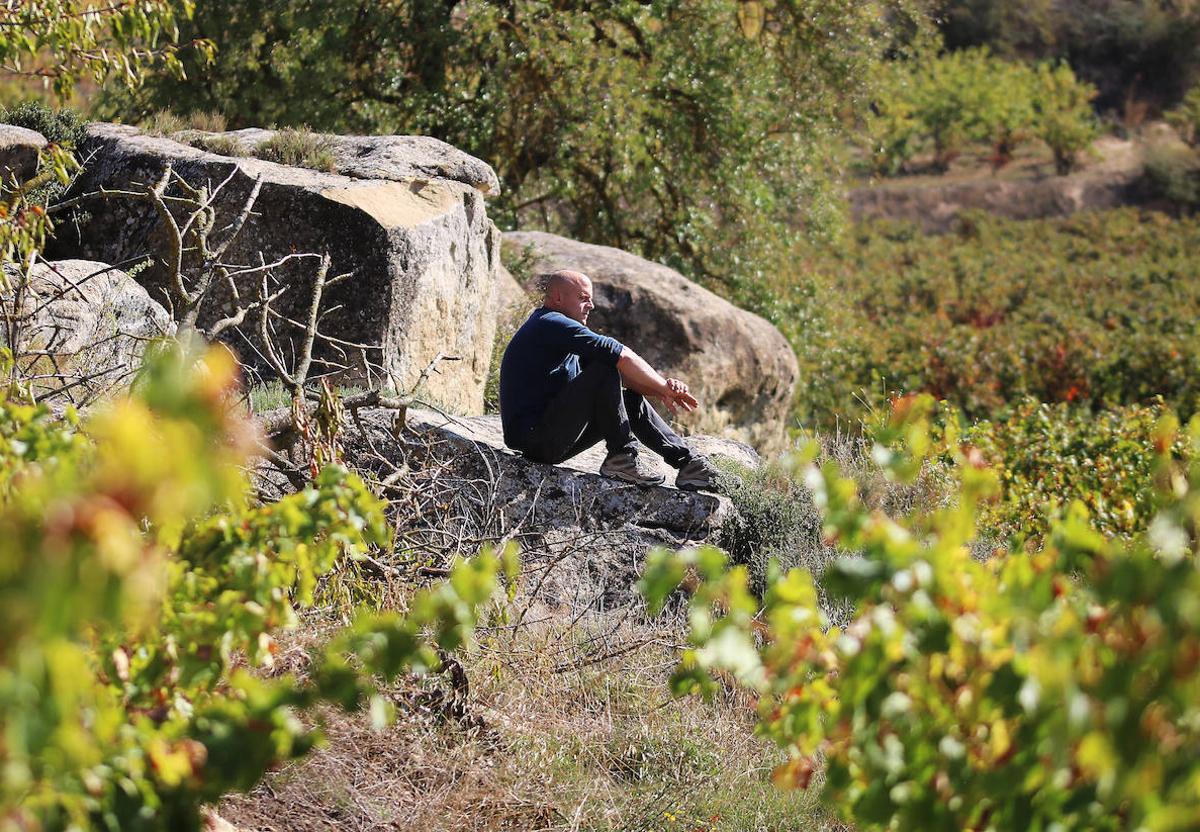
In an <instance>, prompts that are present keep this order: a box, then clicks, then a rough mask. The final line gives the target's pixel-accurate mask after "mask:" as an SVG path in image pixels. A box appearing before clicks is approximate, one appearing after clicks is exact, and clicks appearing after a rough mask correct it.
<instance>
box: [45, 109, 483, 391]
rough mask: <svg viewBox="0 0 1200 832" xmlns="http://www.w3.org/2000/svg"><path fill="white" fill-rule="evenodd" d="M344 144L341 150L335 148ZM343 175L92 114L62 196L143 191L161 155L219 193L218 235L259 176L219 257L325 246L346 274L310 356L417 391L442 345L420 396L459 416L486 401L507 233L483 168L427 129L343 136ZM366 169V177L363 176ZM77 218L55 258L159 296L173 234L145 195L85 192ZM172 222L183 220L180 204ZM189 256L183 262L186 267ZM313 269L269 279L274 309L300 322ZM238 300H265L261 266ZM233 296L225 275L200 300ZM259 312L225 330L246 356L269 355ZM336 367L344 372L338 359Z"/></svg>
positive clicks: (285, 327)
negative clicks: (261, 343)
mask: <svg viewBox="0 0 1200 832" xmlns="http://www.w3.org/2000/svg"><path fill="white" fill-rule="evenodd" d="M339 146H341V145H339ZM343 152H344V154H345V155H346V156H347V158H348V159H349V161H348V162H347V166H346V167H345V173H330V172H327V171H316V170H308V169H306V168H300V167H292V166H288V165H281V164H276V163H274V162H268V161H264V160H262V159H255V158H250V157H240V156H236V157H235V156H223V155H219V154H216V153H210V152H207V151H205V150H202V149H198V148H196V147H192V146H190V145H187V144H183V143H181V142H177V141H173V140H171V139H167V138H161V137H156V136H149V135H145V134H143V133H140V132H139V131H138V130H136V129H135V128H132V127H127V126H122V125H115V124H93V125H90V126H89V127H88V137H87V140H86V142H85V143H84V146H83V147H82V148H81V149H80V157H81V158H83V159H86V160H87V163H86V166H85V169H84V172H83V174H82V175H81V176H80V177H79V179H78V180H77V181H76V182H75V184H74V185H73V187H72V190H71V192H70V193H69V194H68V195H67V197H68V198H69V197H72V196H75V195H81V194H89V193H95V192H97V191H99V190H100V189H101V188H106V189H121V190H131V191H144V190H145V189H146V187H147V186H152V185H153V184H154V183H156V182H158V181H159V179H160V178H161V177H162V174H163V171H164V170H165V169H166V167H167V166H168V165H170V166H171V167H172V169H173V170H174V171H175V172H176V173H177V174H179V175H181V176H182V177H184V178H185V179H186V180H187V181H188V182H190V183H191V184H192V185H193V186H199V185H207V186H208V187H210V188H215V187H217V186H218V185H220V183H222V182H225V181H226V180H228V183H227V184H226V185H224V187H223V189H222V190H221V192H220V195H219V197H218V198H217V200H216V203H215V205H216V209H217V212H218V215H217V221H216V230H215V231H214V238H213V239H214V240H220V239H221V230H222V229H224V228H225V227H226V226H227V225H228V224H229V223H231V222H232V221H233V220H234V218H235V217H237V215H238V213H239V212H240V210H241V208H242V206H243V204H244V203H245V201H246V199H247V196H248V195H249V193H250V192H251V189H252V188H253V186H254V182H255V179H256V178H259V177H261V179H262V187H261V191H260V193H259V196H258V200H257V202H256V203H255V206H254V213H253V215H252V216H251V217H250V218H249V220H248V222H247V223H246V225H245V227H244V228H243V229H242V231H241V233H240V234H239V235H238V237H237V238H236V239H235V241H234V242H233V244H232V245H231V246H230V248H229V249H228V250H227V251H226V252H225V255H224V257H223V260H224V262H227V263H232V264H239V265H250V264H253V265H257V264H259V262H260V261H259V256H260V254H261V256H262V257H263V258H265V261H266V262H268V263H270V262H273V261H276V260H278V259H280V258H284V257H287V256H289V255H293V254H296V253H316V254H320V253H324V252H328V253H329V255H330V257H331V260H332V263H331V268H330V272H329V274H330V276H333V275H340V274H343V273H350V274H351V277H350V278H349V279H347V280H345V281H343V282H341V283H339V284H337V285H336V286H334V287H332V288H331V289H330V290H329V292H327V294H326V296H325V298H324V303H323V307H324V309H325V312H324V313H323V317H322V319H321V332H322V334H323V335H326V336H330V337H332V338H335V339H339V342H337V343H326V345H325V347H324V349H323V351H319V354H318V355H317V356H316V357H317V358H318V359H320V360H324V361H329V362H332V363H331V364H324V365H321V366H322V367H323V368H325V369H330V368H332V369H335V370H338V374H339V375H340V376H341V378H342V379H343V383H356V382H359V381H361V380H370V382H371V383H372V384H374V383H375V382H378V380H379V378H380V377H381V375H382V376H383V377H384V378H388V379H391V380H393V381H394V383H395V385H396V387H398V388H399V389H401V390H408V389H410V387H411V386H412V385H413V384H414V383H415V382H416V381H417V379H418V378H419V377H420V374H421V371H422V370H424V369H425V367H426V366H427V365H428V364H429V363H430V361H431V360H432V359H433V358H434V357H435V356H436V355H438V354H439V353H444V354H446V355H452V356H456V357H458V358H459V359H460V360H459V361H453V362H443V363H442V364H441V365H440V366H439V372H438V373H437V374H435V375H433V376H431V377H430V378H429V380H428V383H427V384H426V385H425V389H424V391H423V393H424V395H426V396H427V397H429V398H430V399H431V400H433V401H436V402H438V403H439V404H441V405H443V406H446V407H448V408H450V409H453V410H455V411H456V412H465V413H480V412H482V411H483V395H484V386H485V383H486V381H487V373H488V366H489V363H490V360H491V353H492V340H493V336H494V333H495V328H496V319H495V310H494V305H495V294H496V276H497V267H498V265H499V247H500V246H499V232H498V231H497V230H496V227H495V225H493V223H492V221H491V220H490V219H489V218H488V216H487V211H486V208H485V206H484V192H485V191H491V190H492V189H493V187H494V185H495V174H494V173H493V172H492V171H491V168H489V167H488V166H487V165H486V164H484V163H483V162H481V161H479V160H478V159H473V158H471V157H469V156H467V155H466V154H465V153H462V152H461V151H459V150H456V149H454V148H452V147H450V146H449V145H445V144H443V143H442V142H437V141H436V140H433V139H425V138H423V137H403V136H401V137H395V136H392V137H387V136H385V137H378V138H377V139H365V138H356V137H350V138H349V139H347V140H346V143H345V145H344V147H343ZM368 177H369V178H368ZM85 208H86V211H87V216H85V217H84V221H83V222H81V223H80V224H79V225H78V228H76V226H75V225H74V224H73V223H66V222H64V223H63V229H64V230H63V233H61V234H59V235H58V236H57V238H56V240H55V242H54V245H53V250H52V252H51V256H52V257H55V258H63V259H65V258H68V257H81V258H87V259H92V260H100V261H103V262H105V263H113V264H115V265H118V266H122V267H125V268H128V267H129V266H130V264H133V263H139V262H144V261H146V260H147V259H148V258H149V259H150V262H151V265H150V266H149V267H148V268H145V269H144V270H142V271H139V272H138V273H137V280H138V282H139V283H141V284H142V285H143V286H144V287H145V288H146V289H147V291H149V293H150V296H151V297H152V298H154V299H155V300H158V301H162V300H163V298H164V296H165V287H166V283H167V279H168V277H169V276H168V274H167V270H166V268H165V266H163V265H162V263H161V261H160V260H159V259H158V258H154V257H151V256H150V255H152V254H153V253H155V252H163V251H169V250H170V248H169V244H168V242H167V237H166V233H165V230H164V229H163V227H162V226H161V223H160V221H159V219H158V217H157V216H156V214H155V210H154V207H153V205H152V204H151V203H150V202H149V201H147V200H140V201H139V200H133V199H127V198H108V199H103V200H97V199H93V200H90V201H89V202H88V203H87V205H86V206H85ZM179 213H180V216H179V217H177V218H176V219H177V222H181V223H182V221H183V219H184V217H183V210H182V209H179ZM188 265H189V264H188V261H187V260H186V258H185V263H184V266H185V269H184V273H185V274H187V273H188V272H187V268H188ZM315 274H316V262H315V260H313V259H300V260H292V261H291V262H288V263H286V264H284V265H283V266H281V267H279V268H276V269H274V270H273V274H272V280H273V281H274V282H273V284H272V287H273V288H281V287H287V291H286V293H285V294H284V295H283V296H282V297H281V298H280V300H279V301H278V302H277V303H276V304H275V307H276V311H278V312H279V313H280V314H281V315H282V316H284V318H285V319H287V320H291V321H300V320H306V318H307V309H308V305H309V301H310V297H311V286H312V282H313V278H314V276H315ZM240 279H241V280H244V281H246V282H245V285H242V286H241V287H240V293H241V295H242V297H244V298H245V297H249V298H253V297H257V291H258V287H257V280H258V275H250V276H249V277H246V278H240ZM233 309H234V300H233V296H232V293H231V292H230V291H229V290H228V288H227V287H226V286H225V284H223V283H218V285H217V286H216V287H215V289H214V291H213V293H212V294H211V296H210V298H209V299H207V300H206V301H205V304H204V307H203V308H202V311H201V317H200V324H201V326H202V327H203V326H206V325H208V324H211V323H212V322H214V321H216V320H219V319H221V318H223V317H225V316H227V315H229V314H231V313H232V311H233ZM256 318H257V316H256V315H253V314H252V315H250V316H248V317H247V320H246V322H245V323H244V324H242V325H241V326H239V327H237V328H235V329H234V330H230V331H229V332H228V334H227V337H226V340H227V341H228V343H229V345H230V346H231V347H232V348H233V349H234V350H235V351H237V352H238V354H239V356H240V358H241V359H242V361H243V362H244V363H245V364H247V365H249V366H251V367H255V366H256V365H258V366H261V364H262V362H261V361H260V360H259V359H258V355H257V353H256V350H257V340H258V339H257V334H256V328H257V320H255V319H256ZM276 323H277V324H278V326H277V333H278V338H279V339H280V347H281V350H282V352H283V353H284V354H289V353H290V352H291V351H292V350H293V348H295V347H296V345H297V344H298V342H299V341H300V340H301V334H302V333H301V332H300V331H299V328H297V327H296V326H293V325H290V324H288V323H287V322H286V320H284V319H280V320H278V321H276ZM339 368H342V369H339Z"/></svg>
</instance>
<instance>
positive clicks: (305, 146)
mask: <svg viewBox="0 0 1200 832" xmlns="http://www.w3.org/2000/svg"><path fill="white" fill-rule="evenodd" d="M252 153H253V155H255V156H257V157H258V158H259V159H265V160H266V161H268V162H277V163H279V164H281V165H291V166H293V167H300V168H309V169H311V170H320V171H325V172H327V173H330V172H332V171H333V170H334V168H335V167H336V160H335V159H334V158H333V145H332V143H331V141H330V139H329V137H328V136H322V135H320V134H319V133H313V132H312V131H311V130H309V129H308V128H306V127H300V128H293V127H285V128H283V129H282V130H279V131H277V132H276V133H275V135H273V136H272V137H271V138H269V139H267V140H266V141H265V142H263V143H262V144H260V145H258V146H257V147H255V148H254V149H253V151H252Z"/></svg>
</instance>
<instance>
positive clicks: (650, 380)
mask: <svg viewBox="0 0 1200 832" xmlns="http://www.w3.org/2000/svg"><path fill="white" fill-rule="evenodd" d="M617 371H618V372H619V373H620V374H621V381H623V382H624V384H625V386H626V387H628V388H629V389H630V390H635V391H637V392H638V393H641V394H642V395H643V396H646V397H647V398H655V399H659V400H660V401H662V403H663V404H664V405H666V408H667V410H669V411H671V413H673V414H678V413H679V411H680V410H681V409H682V410H684V411H686V412H688V413H690V412H692V411H693V410H695V409H696V408H697V407H699V406H700V402H698V401H696V397H695V396H693V395H692V394H691V391H689V390H688V386H687V385H686V384H684V383H683V382H682V381H680V380H679V379H677V378H663V377H662V376H661V375H660V374H659V372H658V371H657V370H655V369H654V368H653V367H651V366H650V365H649V364H647V363H646V361H645V359H643V358H642V357H641V356H640V355H638V354H637V353H636V352H634V351H633V350H631V349H630V348H629V347H623V348H622V351H621V357H620V358H619V359H617Z"/></svg>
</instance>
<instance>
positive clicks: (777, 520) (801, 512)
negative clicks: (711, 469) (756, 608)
mask: <svg viewBox="0 0 1200 832" xmlns="http://www.w3.org/2000/svg"><path fill="white" fill-rule="evenodd" d="M734 473H735V474H736V475H737V476H736V478H734V477H729V478H726V479H725V480H724V486H723V488H722V491H723V492H724V493H725V494H726V495H727V496H728V497H729V498H730V500H731V501H732V503H733V508H734V510H733V511H732V512H730V514H729V517H728V518H727V519H726V520H725V522H724V523H723V524H722V526H721V529H720V531H719V532H718V533H717V537H716V543H717V545H718V546H720V547H721V548H722V549H724V550H725V551H726V552H728V553H729V556H730V558H731V559H732V561H733V562H734V563H740V564H745V565H746V566H747V568H748V569H749V574H750V588H751V591H753V592H754V593H756V594H759V595H761V594H762V593H764V592H766V590H767V585H768V577H769V574H770V573H771V571H772V569H773V568H774V567H772V565H771V564H772V563H773V564H774V566H775V567H782V568H785V569H789V568H792V567H794V566H803V567H804V568H805V569H807V570H808V571H810V572H812V573H813V574H814V575H819V574H821V573H822V572H824V571H825V566H826V565H827V564H828V562H829V561H830V560H831V559H832V558H833V557H834V551H833V549H832V548H831V547H829V546H827V545H826V544H825V541H824V538H823V536H822V534H821V518H820V516H819V514H818V513H817V507H816V506H815V505H813V502H812V494H811V492H810V491H809V490H808V489H807V488H805V487H804V486H803V485H802V484H800V483H798V482H796V480H795V479H794V478H793V477H792V476H791V473H790V472H789V471H788V470H787V468H786V467H784V466H782V465H780V464H778V463H776V464H767V465H764V466H763V467H762V468H760V469H758V470H748V469H740V468H739V470H737V471H735V472H734Z"/></svg>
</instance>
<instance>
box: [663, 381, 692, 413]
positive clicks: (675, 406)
mask: <svg viewBox="0 0 1200 832" xmlns="http://www.w3.org/2000/svg"><path fill="white" fill-rule="evenodd" d="M666 381H667V394H666V395H664V396H661V397H660V398H661V399H662V403H663V404H664V405H666V406H667V410H669V411H671V413H673V414H676V415H678V413H679V410H680V408H682V409H683V410H684V411H686V412H688V413H691V412H692V411H693V410H695V409H696V408H697V407H699V406H700V402H698V401H696V397H695V396H693V395H692V394H691V392H690V391H689V390H688V386H687V385H686V384H684V383H683V382H682V381H680V380H679V379H677V378H669V379H667V380H666Z"/></svg>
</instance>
